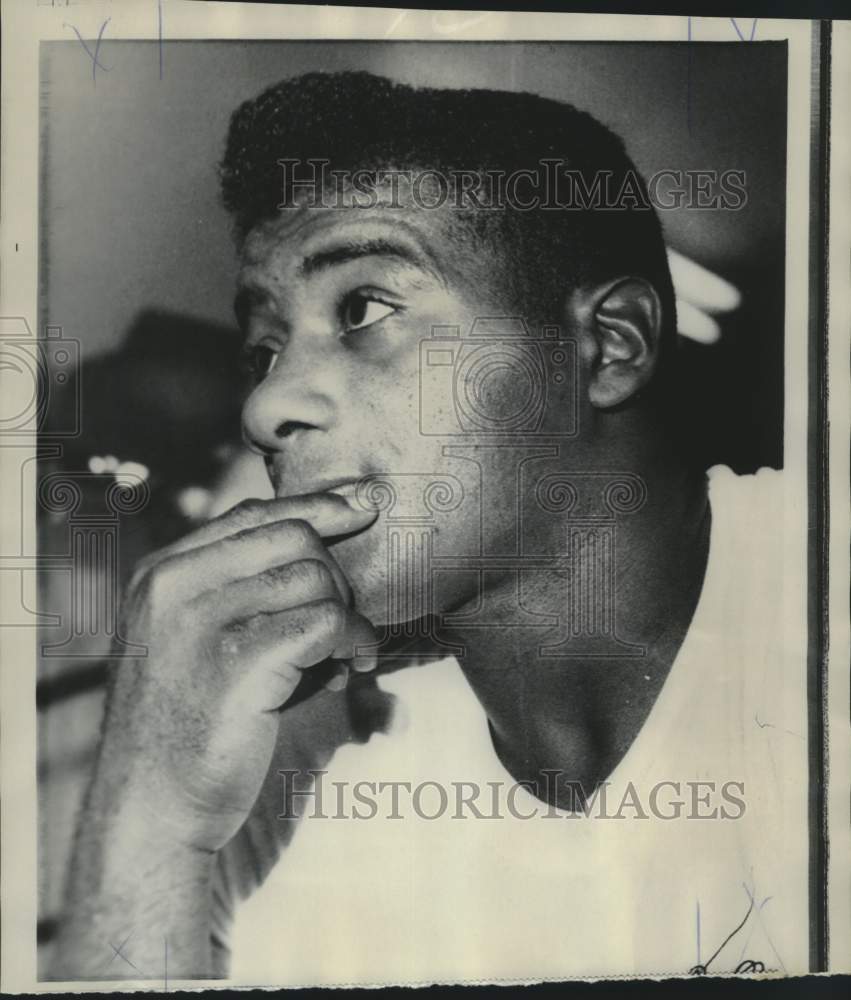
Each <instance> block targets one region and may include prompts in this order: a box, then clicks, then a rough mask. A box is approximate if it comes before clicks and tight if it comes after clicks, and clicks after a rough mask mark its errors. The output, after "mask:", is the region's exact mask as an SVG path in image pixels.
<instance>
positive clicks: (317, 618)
mask: <svg viewBox="0 0 851 1000" xmlns="http://www.w3.org/2000/svg"><path fill="white" fill-rule="evenodd" d="M311 617H312V619H313V627H314V628H315V629H316V630H317V631H318V632H321V633H334V632H338V631H339V630H340V629H341V628H342V626H343V623H344V622H345V619H346V609H345V608H344V607H343V605H342V604H341V603H340V601H339V600H337V599H335V598H333V597H326V598H323V599H322V600H320V601H314V603H313V604H312V605H311Z"/></svg>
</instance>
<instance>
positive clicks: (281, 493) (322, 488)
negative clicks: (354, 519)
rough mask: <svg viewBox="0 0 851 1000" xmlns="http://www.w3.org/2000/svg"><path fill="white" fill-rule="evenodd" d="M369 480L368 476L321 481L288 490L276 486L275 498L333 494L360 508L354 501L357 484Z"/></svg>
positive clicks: (301, 484) (302, 484)
mask: <svg viewBox="0 0 851 1000" xmlns="http://www.w3.org/2000/svg"><path fill="white" fill-rule="evenodd" d="M369 478H370V477H368V476H357V477H354V478H346V479H323V480H319V481H316V482H312V483H300V484H299V485H298V486H297V487H295V488H293V487H292V486H290V487H289V488H288V489H284V488H283V487H282V486H278V487H276V489H275V496H276V497H277V498H278V499H283V498H286V497H293V496H304V495H306V494H309V493H335V494H336V495H337V496H339V497H342V498H343V499H344V500H347V501H348V502H349V503H350V504H351V505H352V506H353V507H358V508H360V507H361V506H362V505H361V504H360V503H359V502H358V500H357V499H356V493H357V488H358V484H359V483H364V482H366V481H368V479H369Z"/></svg>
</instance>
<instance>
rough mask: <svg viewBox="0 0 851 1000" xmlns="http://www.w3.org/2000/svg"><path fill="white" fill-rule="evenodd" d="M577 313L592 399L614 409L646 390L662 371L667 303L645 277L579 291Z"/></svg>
mask: <svg viewBox="0 0 851 1000" xmlns="http://www.w3.org/2000/svg"><path fill="white" fill-rule="evenodd" d="M570 305H571V307H572V313H573V316H574V318H575V320H576V321H577V322H578V325H579V332H580V345H581V346H580V351H581V353H582V355H583V357H584V359H585V361H586V363H587V364H588V366H589V380H588V399H589V400H590V402H591V405H592V406H596V407H599V408H600V409H609V408H611V407H614V406H618V405H619V404H621V403H624V402H626V401H627V400H628V399H629V398H630V397H632V396H634V395H635V394H636V393H637V392H638V391H639V390H640V389H642V388H643V387H644V386H645V385H647V383H648V382H649V381H650V379H651V378H652V377H653V373H654V372H655V370H656V365H657V362H658V359H659V347H660V340H661V334H662V304H661V302H660V301H659V296H658V294H657V292H656V289H655V288H654V287H653V286H652V285H651V284H650V283H649V282H648V281H645V280H644V279H643V278H618V279H616V280H614V281H610V282H607V283H606V284H604V285H598V286H596V287H594V288H592V289H587V288H586V289H582V290H577V291H575V292H574V293H573V294H572V296H571V303H570Z"/></svg>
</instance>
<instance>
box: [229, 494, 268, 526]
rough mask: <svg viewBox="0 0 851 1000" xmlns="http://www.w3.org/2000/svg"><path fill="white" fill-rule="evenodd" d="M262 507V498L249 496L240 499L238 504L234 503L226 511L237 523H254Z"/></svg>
mask: <svg viewBox="0 0 851 1000" xmlns="http://www.w3.org/2000/svg"><path fill="white" fill-rule="evenodd" d="M264 507H265V504H264V503H263V501H262V500H258V499H256V498H255V497H249V498H247V499H245V500H240V501H239V503H238V504H234V506H233V507H231V509H230V510H229V511H228V516H230V517H233V518H234V519H235V520H236V521H237V522H238V523H241V524H249V523H254V522H255V521H256V520H257V518H258V517H259V515H260V513H261V512H262V511H263V509H264Z"/></svg>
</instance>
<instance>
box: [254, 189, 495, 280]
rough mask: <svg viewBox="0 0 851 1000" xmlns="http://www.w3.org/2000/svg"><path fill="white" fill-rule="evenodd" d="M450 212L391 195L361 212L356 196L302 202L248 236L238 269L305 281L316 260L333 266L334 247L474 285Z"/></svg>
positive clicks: (283, 211) (457, 221)
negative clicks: (269, 269) (268, 269)
mask: <svg viewBox="0 0 851 1000" xmlns="http://www.w3.org/2000/svg"><path fill="white" fill-rule="evenodd" d="M361 199H363V195H361ZM453 212H454V210H453V209H452V208H449V207H446V206H441V207H439V208H433V209H432V208H425V207H421V206H418V205H414V204H411V203H410V202H407V203H406V202H402V201H401V199H400V198H395V199H391V198H390V197H389V196H387V197H384V198H382V200H381V201H380V202H379V203H378V204H376V205H374V206H373V205H371V206H369V207H363V206H362V205H359V204H358V203H357V201H356V198H355V196H354V195H352V196H351V197H350V199H349V202H348V203H347V204H344V205H339V206H338V205H336V204H335V205H333V206H322V205H311V204H308V203H302V204H299V205H298V206H297V207H291V208H283V209H279V210H278V211H277V213H276V214H275V215H274V216H273V217H270V218H268V219H265V220H263V221H261V222H260V223H258V224H257V225H256V226H255V227H254V228H253V229H252V230H251V231H250V232H249V233H248V235H247V236H246V238H245V241H244V243H243V248H242V261H241V263H242V268H243V271H253V270H255V269H257V268H262V267H264V266H266V265H271V266H273V267H275V269H276V270H278V269H280V268H281V267H286V269H287V270H288V271H290V272H291V273H293V274H294V275H295V276H297V277H305V276H308V275H309V273H311V272H312V270H314V268H313V267H312V262H313V261H314V260H319V259H321V260H322V261H323V262H328V261H329V260H331V261H333V253H334V250H335V248H349V250H348V257H353V256H367V255H368V254H369V253H374V254H376V255H383V256H395V257H397V258H399V259H400V260H402V261H405V262H407V263H408V264H409V265H411V266H414V267H418V268H419V269H420V270H423V271H430V272H431V273H432V274H433V275H434V276H435V277H437V278H438V279H439V280H441V281H442V282H444V283H450V284H456V283H459V284H462V285H463V284H467V283H468V282H470V281H471V280H476V275H475V274H474V273H473V272H474V271H475V270H476V268H475V266H474V264H473V262H471V260H470V255H469V253H466V252H465V250H464V248H463V247H462V245H461V244H462V240H461V239H460V225H459V220H458V218H457V213H456V216H455V217H453ZM355 250H359V252H358V253H355V252H354V251H355ZM340 259H343V257H342V256H341V258H340Z"/></svg>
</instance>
